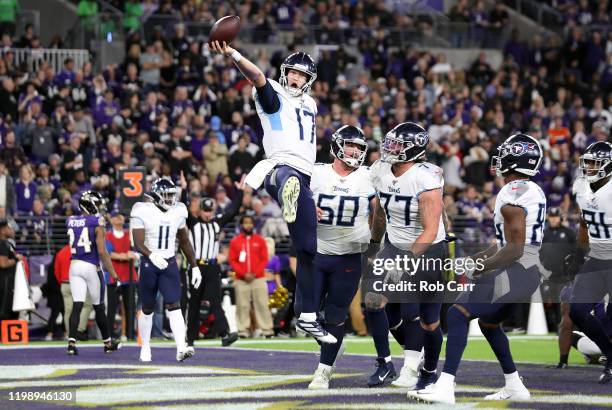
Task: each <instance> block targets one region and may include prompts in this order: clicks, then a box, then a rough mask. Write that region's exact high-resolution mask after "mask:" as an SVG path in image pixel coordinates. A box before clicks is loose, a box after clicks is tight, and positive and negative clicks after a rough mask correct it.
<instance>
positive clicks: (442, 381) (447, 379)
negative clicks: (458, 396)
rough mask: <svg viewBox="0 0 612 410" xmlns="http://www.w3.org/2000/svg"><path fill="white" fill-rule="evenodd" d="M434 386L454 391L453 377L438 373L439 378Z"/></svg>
mask: <svg viewBox="0 0 612 410" xmlns="http://www.w3.org/2000/svg"><path fill="white" fill-rule="evenodd" d="M436 385H438V386H442V387H443V388H447V389H451V390H453V391H455V376H453V375H452V374H448V373H444V372H442V373H440V377H439V378H438V381H437V382H436Z"/></svg>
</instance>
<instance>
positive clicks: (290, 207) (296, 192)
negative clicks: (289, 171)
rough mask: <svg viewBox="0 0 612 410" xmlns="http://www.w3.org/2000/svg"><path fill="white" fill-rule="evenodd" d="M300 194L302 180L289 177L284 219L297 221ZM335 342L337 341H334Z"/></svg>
mask: <svg viewBox="0 0 612 410" xmlns="http://www.w3.org/2000/svg"><path fill="white" fill-rule="evenodd" d="M299 196H300V180H299V179H298V177H296V176H293V175H292V176H290V177H289V178H287V182H285V185H283V192H282V193H281V201H282V203H283V219H284V220H285V222H287V223H289V224H290V223H293V222H295V218H296V217H297V201H298V197H299ZM334 343H335V342H334Z"/></svg>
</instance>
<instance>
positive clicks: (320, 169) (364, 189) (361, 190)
mask: <svg viewBox="0 0 612 410" xmlns="http://www.w3.org/2000/svg"><path fill="white" fill-rule="evenodd" d="M310 188H311V189H312V193H313V198H314V200H315V203H316V204H317V207H318V208H321V209H322V210H323V217H322V218H321V220H320V221H319V222H318V224H317V252H319V253H322V254H325V255H349V254H354V253H361V251H362V244H367V243H368V242H369V241H370V228H369V226H368V214H369V209H370V200H371V199H372V198H374V195H375V194H376V193H375V191H374V187H373V186H372V184H371V182H370V170H369V169H368V168H367V167H359V168H357V169H356V170H355V171H353V172H351V173H350V174H349V175H347V176H345V177H342V176H340V175H338V174H337V173H336V171H334V170H333V168H332V164H315V167H314V169H313V172H312V179H311V182H310Z"/></svg>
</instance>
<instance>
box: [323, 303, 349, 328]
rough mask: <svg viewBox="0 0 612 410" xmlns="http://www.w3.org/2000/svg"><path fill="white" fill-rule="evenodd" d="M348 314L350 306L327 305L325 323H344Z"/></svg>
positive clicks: (333, 324)
mask: <svg viewBox="0 0 612 410" xmlns="http://www.w3.org/2000/svg"><path fill="white" fill-rule="evenodd" d="M347 315H348V307H346V308H342V307H340V306H336V305H327V306H325V323H326V324H328V325H330V326H340V325H342V324H344V322H345V321H346V318H347Z"/></svg>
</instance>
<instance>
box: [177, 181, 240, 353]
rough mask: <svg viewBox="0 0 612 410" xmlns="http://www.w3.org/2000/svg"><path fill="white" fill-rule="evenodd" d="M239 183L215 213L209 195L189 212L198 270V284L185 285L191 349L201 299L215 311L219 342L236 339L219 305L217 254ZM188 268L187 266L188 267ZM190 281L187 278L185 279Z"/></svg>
mask: <svg viewBox="0 0 612 410" xmlns="http://www.w3.org/2000/svg"><path fill="white" fill-rule="evenodd" d="M241 186H242V184H240V183H236V187H237V188H238V195H237V197H236V199H235V201H234V202H232V204H231V205H230V207H229V208H228V209H226V211H225V213H223V214H215V207H216V206H215V201H214V200H213V199H212V198H202V199H201V200H200V211H199V216H198V218H195V217H193V216H191V215H190V216H189V217H188V219H187V226H188V228H189V240H190V241H191V244H192V245H193V249H194V250H195V257H196V260H197V261H198V265H199V266H200V271H201V272H202V285H201V286H200V287H199V288H198V289H194V288H193V286H191V285H189V292H190V297H189V307H188V310H187V345H188V347H189V349H190V350H191V349H193V342H194V341H195V340H196V339H197V338H198V333H199V330H200V306H201V304H202V300H205V301H208V303H209V304H210V310H209V311H210V313H212V314H214V315H215V321H217V324H218V326H219V328H220V329H221V331H220V332H219V334H220V335H221V336H222V339H221V342H222V344H223V346H229V345H231V344H232V343H234V342H235V341H236V340H237V339H238V334H236V333H230V332H229V325H228V323H227V319H226V317H225V313H224V312H223V308H222V307H221V302H222V300H221V299H222V298H221V296H222V293H221V269H220V268H219V264H218V262H217V256H218V254H219V234H220V233H221V229H222V228H223V226H224V225H225V224H227V223H228V222H230V221H231V220H233V219H234V218H235V217H236V215H237V214H238V212H239V210H240V206H241V204H242V197H243V192H242V188H241ZM189 272H191V270H189ZM188 283H191V278H189V282H188Z"/></svg>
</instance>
